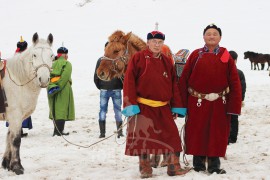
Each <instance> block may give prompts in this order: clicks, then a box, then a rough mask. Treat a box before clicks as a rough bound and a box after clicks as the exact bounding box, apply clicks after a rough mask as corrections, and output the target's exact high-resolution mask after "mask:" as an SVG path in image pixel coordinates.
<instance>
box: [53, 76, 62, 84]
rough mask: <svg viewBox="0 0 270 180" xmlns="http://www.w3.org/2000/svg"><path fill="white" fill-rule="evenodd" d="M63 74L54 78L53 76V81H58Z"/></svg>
mask: <svg viewBox="0 0 270 180" xmlns="http://www.w3.org/2000/svg"><path fill="white" fill-rule="evenodd" d="M60 77H61V76H55V77H53V78H51V82H52V83H54V82H57V81H58V80H59V79H60Z"/></svg>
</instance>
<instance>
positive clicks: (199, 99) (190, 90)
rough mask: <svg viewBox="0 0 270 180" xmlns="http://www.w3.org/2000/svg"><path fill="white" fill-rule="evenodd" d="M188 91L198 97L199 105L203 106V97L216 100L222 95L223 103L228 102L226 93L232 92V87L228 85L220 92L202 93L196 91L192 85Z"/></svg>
mask: <svg viewBox="0 0 270 180" xmlns="http://www.w3.org/2000/svg"><path fill="white" fill-rule="evenodd" d="M188 92H189V94H190V95H191V96H193V97H197V98H198V103H197V106H198V107H200V106H201V102H202V99H206V100H208V101H215V100H217V99H218V98H220V97H221V98H222V100H223V104H226V97H225V95H226V94H228V93H229V92H230V88H229V86H228V87H227V88H225V89H224V90H223V91H221V92H219V93H209V94H204V93H200V92H198V91H195V90H194V89H192V88H191V87H189V88H188Z"/></svg>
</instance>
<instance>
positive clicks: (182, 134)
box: [180, 115, 189, 166]
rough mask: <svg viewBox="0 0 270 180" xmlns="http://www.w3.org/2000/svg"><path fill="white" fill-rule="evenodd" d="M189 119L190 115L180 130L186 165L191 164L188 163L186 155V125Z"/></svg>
mask: <svg viewBox="0 0 270 180" xmlns="http://www.w3.org/2000/svg"><path fill="white" fill-rule="evenodd" d="M187 119H188V116H187V115H186V117H185V124H184V125H183V126H182V128H181V131H180V137H182V141H181V146H182V149H183V163H184V164H185V165H186V166H189V163H188V160H187V157H186V143H185V126H186V123H187Z"/></svg>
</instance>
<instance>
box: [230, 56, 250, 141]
mask: <svg viewBox="0 0 270 180" xmlns="http://www.w3.org/2000/svg"><path fill="white" fill-rule="evenodd" d="M229 53H230V55H231V57H232V58H233V59H234V61H235V64H236V63H237V58H238V54H237V53H236V52H235V51H229ZM237 72H238V76H239V79H240V82H241V89H242V107H243V105H244V100H245V93H246V79H245V75H244V73H243V71H241V70H240V69H237ZM238 127H239V121H238V115H235V114H232V115H231V130H230V136H229V140H228V144H229V143H236V141H237V135H238Z"/></svg>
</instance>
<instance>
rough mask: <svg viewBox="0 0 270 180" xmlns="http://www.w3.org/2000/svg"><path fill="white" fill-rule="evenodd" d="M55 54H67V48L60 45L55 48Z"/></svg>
mask: <svg viewBox="0 0 270 180" xmlns="http://www.w3.org/2000/svg"><path fill="white" fill-rule="evenodd" d="M57 54H68V49H67V48H65V47H60V48H58V49H57Z"/></svg>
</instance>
